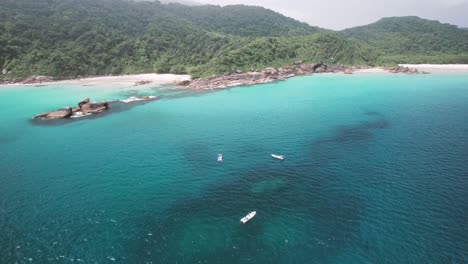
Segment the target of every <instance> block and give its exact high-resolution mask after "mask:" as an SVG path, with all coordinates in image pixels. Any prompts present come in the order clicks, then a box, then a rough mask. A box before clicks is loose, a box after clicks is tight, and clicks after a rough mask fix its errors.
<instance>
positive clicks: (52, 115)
mask: <svg viewBox="0 0 468 264" xmlns="http://www.w3.org/2000/svg"><path fill="white" fill-rule="evenodd" d="M157 98H158V97H157V96H152V95H149V96H141V97H136V96H131V97H129V98H127V99H122V100H118V101H115V100H106V101H101V102H91V101H90V100H89V98H85V99H83V100H81V101H79V102H78V105H77V106H75V107H70V106H66V107H62V108H60V109H57V110H53V111H49V112H44V113H40V114H37V115H35V116H33V117H32V119H61V118H80V117H84V116H89V115H93V114H97V113H102V112H104V111H107V110H108V109H109V103H113V102H121V103H125V104H128V103H134V102H140V101H149V100H155V99H157Z"/></svg>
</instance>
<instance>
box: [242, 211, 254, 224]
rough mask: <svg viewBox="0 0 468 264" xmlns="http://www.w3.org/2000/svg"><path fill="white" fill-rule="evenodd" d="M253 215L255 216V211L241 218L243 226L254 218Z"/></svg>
mask: <svg viewBox="0 0 468 264" xmlns="http://www.w3.org/2000/svg"><path fill="white" fill-rule="evenodd" d="M255 214H257V212H256V211H253V212H251V213H250V214H248V215H246V216H245V217H243V218H242V219H241V220H240V221H241V222H242V223H243V224H245V223H247V222H248V221H249V220H250V219H252V218H253V217H254V216H255Z"/></svg>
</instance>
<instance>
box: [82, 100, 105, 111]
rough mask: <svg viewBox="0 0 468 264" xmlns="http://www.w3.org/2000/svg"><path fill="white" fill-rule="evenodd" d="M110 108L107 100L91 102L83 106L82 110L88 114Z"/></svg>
mask: <svg viewBox="0 0 468 264" xmlns="http://www.w3.org/2000/svg"><path fill="white" fill-rule="evenodd" d="M107 109H109V104H108V103H107V102H89V103H86V104H84V105H82V106H81V112H83V113H87V114H95V113H101V112H104V111H106V110H107Z"/></svg>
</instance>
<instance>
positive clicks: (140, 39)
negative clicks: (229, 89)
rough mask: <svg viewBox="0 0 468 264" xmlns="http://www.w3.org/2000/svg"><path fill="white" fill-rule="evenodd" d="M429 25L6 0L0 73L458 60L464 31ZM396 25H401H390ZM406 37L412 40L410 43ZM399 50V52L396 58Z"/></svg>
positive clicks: (237, 9) (260, 11) (104, 2)
mask: <svg viewBox="0 0 468 264" xmlns="http://www.w3.org/2000/svg"><path fill="white" fill-rule="evenodd" d="M432 27H435V29H434V28H428V29H427V30H426V31H422V32H418V31H416V33H417V34H418V35H417V36H415V37H414V38H412V37H410V36H408V35H411V34H410V32H412V30H413V29H412V28H404V27H401V25H396V26H394V29H392V28H391V27H390V28H388V29H385V30H386V31H385V32H384V33H382V34H384V35H385V37H386V38H388V40H392V41H393V44H390V43H388V40H385V39H384V40H382V37H381V36H378V35H377V34H380V31H381V29H379V28H375V27H374V26H372V25H371V26H369V29H367V28H364V29H365V30H363V28H356V29H351V30H347V31H344V33H345V34H343V33H341V32H333V31H330V30H324V29H319V28H316V27H312V26H309V25H307V24H304V23H301V22H298V21H296V20H293V19H291V18H287V17H285V16H283V15H281V14H278V13H276V12H273V11H271V10H268V9H264V8H261V7H249V6H240V5H239V6H227V7H218V6H206V5H205V6H184V5H180V4H161V3H159V2H158V1H155V2H146V1H142V2H134V1H127V0H2V2H1V8H0V69H4V70H6V71H11V74H9V75H0V76H2V77H3V78H5V77H12V76H20V77H21V76H29V75H38V74H40V75H50V76H58V77H73V76H79V75H80V76H85V75H102V74H122V73H141V72H161V73H163V72H164V73H166V72H171V73H190V74H192V75H194V76H206V75H209V74H214V73H222V72H227V71H231V70H233V69H244V70H245V69H250V68H264V67H268V66H280V65H285V64H292V63H293V62H295V61H298V60H301V61H304V62H318V61H325V62H328V63H335V64H348V65H349V64H361V65H362V64H376V63H395V62H408V61H407V59H408V58H409V57H411V56H407V55H408V54H409V55H412V56H413V55H415V54H416V55H417V56H428V57H427V58H429V59H432V60H434V58H440V57H442V56H445V57H444V58H445V59H448V60H450V62H457V61H462V60H463V56H458V55H459V54H460V53H465V52H467V46H466V45H467V43H468V42H467V41H466V40H465V39H466V37H465V35H464V34H461V33H460V32H465V31H460V29H457V28H453V26H447V25H443V27H442V28H440V29H439V28H437V27H436V25H435V24H434V25H433V26H432ZM418 28H420V26H418ZM392 30H393V31H392ZM398 30H404V32H403V33H402V32H400V33H397V32H395V31H398ZM439 30H440V31H443V32H439ZM445 31H447V32H448V31H450V32H452V31H453V33H447V32H445ZM363 32H364V33H363ZM441 39H444V41H439V40H441ZM463 40H465V41H463ZM426 42H429V43H426ZM414 43H420V44H421V45H423V46H422V47H418V46H414V45H413V44H414ZM407 45H413V46H414V47H413V46H411V47H410V49H409V50H408V47H407ZM403 51H404V52H403ZM401 54H405V55H404V56H401V57H402V58H401V59H399V57H398V56H400V55H401ZM457 54H458V55H457ZM398 60H401V61H398Z"/></svg>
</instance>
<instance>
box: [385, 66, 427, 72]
mask: <svg viewBox="0 0 468 264" xmlns="http://www.w3.org/2000/svg"><path fill="white" fill-rule="evenodd" d="M386 70H387V71H389V72H391V73H406V74H417V73H419V72H418V69H415V68H409V67H403V66H397V67H390V68H386Z"/></svg>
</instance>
